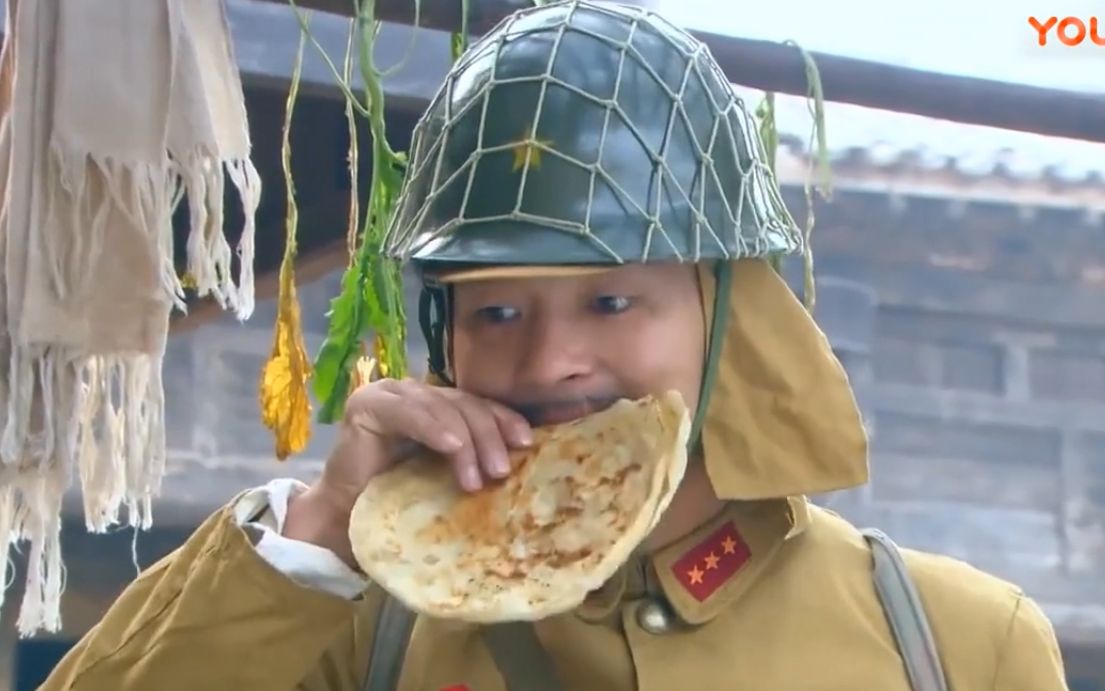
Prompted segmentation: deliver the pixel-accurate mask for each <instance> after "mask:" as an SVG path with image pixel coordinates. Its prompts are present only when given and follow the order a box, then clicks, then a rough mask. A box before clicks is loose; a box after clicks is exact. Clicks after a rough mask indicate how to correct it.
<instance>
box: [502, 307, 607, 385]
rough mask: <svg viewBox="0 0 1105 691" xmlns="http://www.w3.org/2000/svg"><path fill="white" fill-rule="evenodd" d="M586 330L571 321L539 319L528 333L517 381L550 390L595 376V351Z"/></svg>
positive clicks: (533, 321) (542, 316) (551, 318)
mask: <svg viewBox="0 0 1105 691" xmlns="http://www.w3.org/2000/svg"><path fill="white" fill-rule="evenodd" d="M590 340H591V339H590V338H589V337H588V336H587V333H586V329H583V328H580V327H579V325H578V324H573V323H572V322H571V320H566V319H563V318H556V317H552V316H550V315H541V316H538V317H537V318H535V319H532V320H531V321H530V324H529V328H528V329H527V333H526V338H525V342H524V344H523V345H524V348H525V350H524V353H523V357H522V358H521V361H520V371H519V372H517V376H518V378H519V379H521V380H523V381H524V382H525V384H526V385H529V386H550V385H552V384H557V383H560V382H563V381H567V380H573V379H583V378H586V377H588V376H590V375H591V374H592V373H593V372H594V365H595V359H594V349H593V344H592V343H591V342H590Z"/></svg>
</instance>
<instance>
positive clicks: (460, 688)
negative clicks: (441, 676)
mask: <svg viewBox="0 0 1105 691" xmlns="http://www.w3.org/2000/svg"><path fill="white" fill-rule="evenodd" d="M439 691H472V687H470V686H469V685H468V684H450V685H449V686H444V687H442V688H441V689H440V690H439Z"/></svg>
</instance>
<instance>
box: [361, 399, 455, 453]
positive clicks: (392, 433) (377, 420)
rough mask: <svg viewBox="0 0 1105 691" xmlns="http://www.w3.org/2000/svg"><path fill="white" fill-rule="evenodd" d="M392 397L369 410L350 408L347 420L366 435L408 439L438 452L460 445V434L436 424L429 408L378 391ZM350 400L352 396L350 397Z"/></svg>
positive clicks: (444, 451) (445, 451)
mask: <svg viewBox="0 0 1105 691" xmlns="http://www.w3.org/2000/svg"><path fill="white" fill-rule="evenodd" d="M379 395H381V396H385V397H388V398H393V399H394V400H391V401H387V404H386V405H376V406H374V409H373V410H372V412H371V413H370V412H368V411H363V410H358V409H356V408H352V409H350V410H349V415H350V417H349V419H350V422H352V423H353V424H354V425H355V426H357V427H359V428H361V429H363V430H364V431H366V432H369V433H370V434H375V435H379V436H381V437H385V438H392V439H396V438H399V439H410V440H411V441H414V442H417V443H418V444H421V445H423V446H425V447H427V448H430V449H433V450H434V451H437V452H438V453H443V454H450V453H455V452H456V451H458V450H459V449H460V448H461V447H463V446H464V443H465V440H464V438H463V436H461V435H459V434H457V433H456V431H455V430H453V429H451V428H450V427H449V426H447V425H442V424H440V423H439V422H438V421H437V420H436V419H435V418H434V416H433V415H432V414H430V413H429V411H426V410H424V409H420V407H419V406H415V405H411V403H410V402H409V401H407V400H404V399H403V397H402V396H401V395H400V394H397V393H392V392H390V391H389V392H385V393H382V394H379ZM350 402H351V403H353V399H352V398H351V399H350Z"/></svg>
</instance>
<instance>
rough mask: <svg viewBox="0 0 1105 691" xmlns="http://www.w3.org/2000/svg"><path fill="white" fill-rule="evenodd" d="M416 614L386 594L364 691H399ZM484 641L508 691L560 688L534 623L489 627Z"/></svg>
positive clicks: (553, 667) (545, 690)
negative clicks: (534, 628) (400, 678)
mask: <svg viewBox="0 0 1105 691" xmlns="http://www.w3.org/2000/svg"><path fill="white" fill-rule="evenodd" d="M414 620H415V615H414V613H413V612H411V611H410V610H409V609H407V608H406V607H404V606H403V605H402V604H401V603H400V602H399V601H398V600H396V599H395V598H394V597H392V596H390V595H385V596H384V602H383V604H382V605H381V606H380V615H379V616H378V617H377V618H376V631H375V633H374V634H373V638H372V650H371V652H370V653H369V657H368V671H367V672H366V674H365V682H364V686H363V687H361V688H362V691H395V690H396V689H397V688H398V686H399V675H400V673H401V672H402V671H403V660H404V659H405V658H406V655H407V645H408V644H409V643H410V637H411V631H412V630H413V629H414ZM482 634H483V639H484V643H485V644H486V645H487V648H488V650H489V651H490V652H491V657H492V659H493V660H494V661H495V665H496V667H498V668H499V673H500V674H502V676H503V680H504V681H505V682H506V688H507V689H508V691H560V689H561V688H562V687H561V684H560V682H559V680H558V679H557V674H556V668H555V666H554V665H553V662H552V659H551V658H550V657H549V654H548V653H547V652H546V651H545V649H544V647H543V646H542V645H541V641H540V640H538V638H537V633H536V632H535V631H534V630H533V624H532V623H530V622H512V623H506V624H494V625H491V626H485V627H483V630H482Z"/></svg>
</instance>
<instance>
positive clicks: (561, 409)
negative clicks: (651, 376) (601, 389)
mask: <svg viewBox="0 0 1105 691" xmlns="http://www.w3.org/2000/svg"><path fill="white" fill-rule="evenodd" d="M618 398H619V397H617V396H603V397H601V398H580V399H574V400H568V401H552V402H545V403H527V404H522V405H519V406H516V407H515V410H517V411H518V412H519V413H521V415H522V416H523V417H525V418H526V420H528V421H529V423H530V424H531V425H533V426H534V427H542V426H545V425H558V424H561V423H564V422H571V421H572V420H578V419H579V418H582V417H587V416H588V415H590V414H592V413H597V412H600V411H603V410H606V409H607V408H609V407H610V406H612V405H614V403H616V402H617V401H618Z"/></svg>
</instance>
